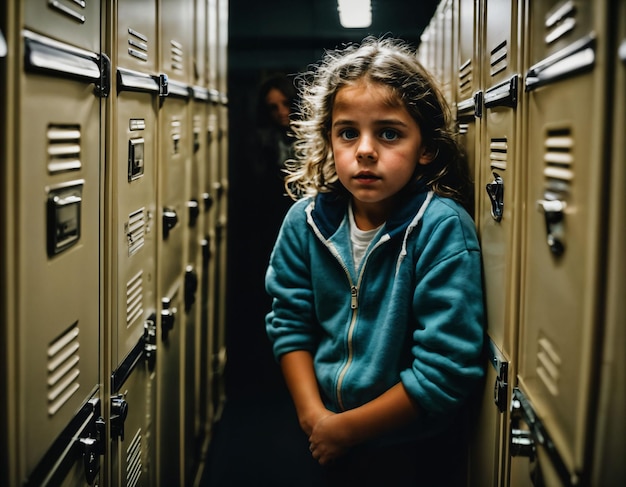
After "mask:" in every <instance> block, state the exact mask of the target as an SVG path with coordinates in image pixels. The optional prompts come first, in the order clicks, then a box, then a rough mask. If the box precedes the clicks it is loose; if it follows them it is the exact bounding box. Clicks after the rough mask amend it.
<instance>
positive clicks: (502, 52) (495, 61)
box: [490, 40, 509, 76]
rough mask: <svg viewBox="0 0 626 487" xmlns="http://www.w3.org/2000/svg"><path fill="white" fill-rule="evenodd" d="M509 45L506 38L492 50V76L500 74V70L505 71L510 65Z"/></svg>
mask: <svg viewBox="0 0 626 487" xmlns="http://www.w3.org/2000/svg"><path fill="white" fill-rule="evenodd" d="M508 55H509V52H508V46H507V42H506V40H504V41H502V42H501V43H500V44H498V45H497V46H496V47H495V48H493V49H492V51H491V58H490V64H491V70H490V74H491V76H494V75H496V74H498V73H499V72H500V71H504V70H505V69H506V67H507V66H508Z"/></svg>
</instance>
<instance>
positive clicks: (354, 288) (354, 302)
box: [307, 205, 391, 411]
mask: <svg viewBox="0 0 626 487" xmlns="http://www.w3.org/2000/svg"><path fill="white" fill-rule="evenodd" d="M312 210H313V205H311V206H309V207H308V208H307V220H308V222H309V225H310V226H311V228H312V229H313V232H314V233H315V235H316V236H317V238H319V239H320V241H321V242H322V243H323V244H324V245H326V247H327V248H328V249H329V250H330V253H331V254H332V255H333V256H334V257H335V259H337V262H339V265H340V266H341V268H342V269H343V271H344V273H345V274H346V278H347V279H348V284H349V286H350V309H351V310H352V317H351V318H350V325H349V326H348V340H347V341H348V357H347V358H346V361H345V363H344V364H343V366H342V368H341V372H340V373H339V377H338V379H337V385H336V387H335V396H336V398H337V404H338V405H339V408H340V409H341V410H342V411H345V409H346V408H345V406H344V403H343V398H342V395H341V386H342V384H343V379H344V377H345V376H346V373H347V372H348V369H349V368H350V365H351V364H352V359H353V354H354V349H353V346H352V338H353V334H354V327H355V325H356V320H357V316H358V308H359V288H360V285H361V281H362V279H363V274H364V272H365V266H366V265H367V261H368V260H369V257H370V255H372V253H373V252H374V250H376V249H377V248H378V247H379V246H380V245H382V244H383V243H385V242H387V241H388V240H390V239H391V237H390V236H389V234H388V233H386V234H384V235H383V236H381V237H380V239H378V241H377V242H376V243H375V244H374V246H373V247H372V249H371V250H370V251H369V252H367V254H366V255H365V256H364V259H363V264H362V265H361V271H360V272H359V275H358V277H357V282H356V284H355V283H354V282H353V281H352V275H351V274H350V270H349V269H348V266H347V265H346V263H345V262H344V260H343V259H342V257H341V254H340V253H339V251H338V250H337V247H335V245H334V244H333V243H332V242H330V241H329V240H328V239H326V238H325V237H324V236H323V235H322V233H321V232H320V230H319V228H318V227H317V225H316V224H315V222H314V221H313V217H312V216H311V211H312Z"/></svg>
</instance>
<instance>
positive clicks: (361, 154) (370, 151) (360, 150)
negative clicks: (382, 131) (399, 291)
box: [356, 136, 378, 161]
mask: <svg viewBox="0 0 626 487" xmlns="http://www.w3.org/2000/svg"><path fill="white" fill-rule="evenodd" d="M356 158H357V160H364V161H365V160H367V161H375V160H376V159H377V158H378V154H377V153H376V148H375V147H374V144H372V140H371V139H370V137H367V136H365V137H362V138H361V140H360V141H359V145H358V146H357V150H356Z"/></svg>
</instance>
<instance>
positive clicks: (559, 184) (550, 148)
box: [543, 128, 574, 193]
mask: <svg viewBox="0 0 626 487" xmlns="http://www.w3.org/2000/svg"><path fill="white" fill-rule="evenodd" d="M544 149H545V152H544V156H543V159H544V169H543V175H544V179H545V186H546V189H547V190H548V191H551V192H555V193H569V192H570V189H571V183H572V181H573V179H574V171H573V168H572V166H573V163H574V155H573V150H574V137H573V136H572V133H571V130H570V129H568V128H563V129H553V130H549V131H548V132H547V134H546V139H545V142H544Z"/></svg>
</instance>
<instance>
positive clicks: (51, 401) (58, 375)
mask: <svg viewBox="0 0 626 487" xmlns="http://www.w3.org/2000/svg"><path fill="white" fill-rule="evenodd" d="M78 335H79V333H78V326H77V324H74V326H72V327H71V328H70V329H69V330H67V331H66V332H65V333H63V334H62V335H61V336H60V337H58V338H57V339H55V340H54V341H53V342H51V343H50V345H49V346H48V354H47V359H48V360H47V372H48V380H47V384H48V395H47V397H48V414H49V415H50V416H54V415H55V414H56V413H57V411H59V409H61V407H63V405H64V404H65V403H66V402H67V401H68V400H69V399H70V398H71V397H72V396H73V395H74V393H75V392H76V391H77V390H78V388H79V386H80V384H79V383H78V377H79V376H80V369H79V362H80V356H79V351H80V344H79V341H78Z"/></svg>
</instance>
